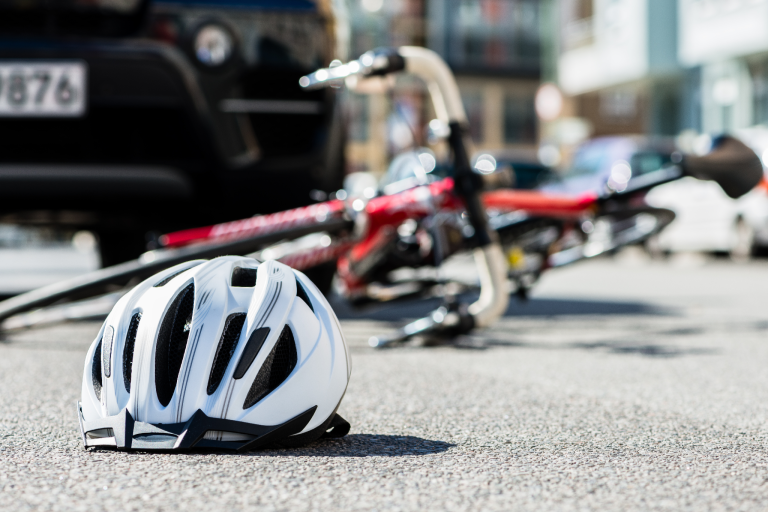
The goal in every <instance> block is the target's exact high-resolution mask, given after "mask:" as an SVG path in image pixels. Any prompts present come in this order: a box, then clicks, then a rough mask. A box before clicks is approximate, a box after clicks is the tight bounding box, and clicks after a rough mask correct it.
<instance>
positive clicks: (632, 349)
mask: <svg viewBox="0 0 768 512" xmlns="http://www.w3.org/2000/svg"><path fill="white" fill-rule="evenodd" d="M483 345H484V347H482V348H490V347H518V348H534V349H540V350H590V351H604V352H607V353H610V354H622V355H640V356H645V357H654V358H673V357H682V356H701V355H714V354H717V353H718V352H719V351H718V350H716V349H712V348H702V347H680V346H675V345H664V344H661V343H632V342H623V341H622V342H615V343H613V342H607V341H599V342H595V343H582V342H578V343H529V342H520V341H507V340H498V339H485V340H483Z"/></svg>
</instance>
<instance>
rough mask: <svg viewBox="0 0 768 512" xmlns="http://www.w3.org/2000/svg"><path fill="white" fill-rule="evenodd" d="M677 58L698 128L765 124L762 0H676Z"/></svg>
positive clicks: (767, 35) (767, 99) (766, 14)
mask: <svg viewBox="0 0 768 512" xmlns="http://www.w3.org/2000/svg"><path fill="white" fill-rule="evenodd" d="M678 6H679V16H680V24H679V30H680V32H679V53H678V54H679V58H680V62H681V64H682V65H683V66H686V67H688V68H690V69H692V70H693V72H694V73H695V77H696V80H697V81H698V84H697V85H698V87H697V89H698V91H699V94H698V96H696V95H694V96H691V97H690V98H688V101H689V102H692V103H694V108H695V106H699V107H700V115H699V116H700V117H699V119H698V120H697V121H698V124H699V125H700V126H699V127H700V128H701V130H702V131H704V132H722V131H733V130H739V129H743V128H746V127H750V126H754V125H766V124H768V2H766V1H765V0H752V1H749V2H746V1H743V2H733V1H729V2H726V1H704V0H679V1H678Z"/></svg>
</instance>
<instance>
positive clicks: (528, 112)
mask: <svg viewBox="0 0 768 512" xmlns="http://www.w3.org/2000/svg"><path fill="white" fill-rule="evenodd" d="M504 142H506V143H507V144H534V143H536V110H535V108H534V102H533V97H531V96H521V95H508V96H507V97H506V98H504Z"/></svg>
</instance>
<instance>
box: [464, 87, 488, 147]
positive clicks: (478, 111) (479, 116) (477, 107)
mask: <svg viewBox="0 0 768 512" xmlns="http://www.w3.org/2000/svg"><path fill="white" fill-rule="evenodd" d="M461 102H462V103H464V110H466V112H467V120H468V121H469V133H470V135H471V136H472V141H473V142H474V143H475V144H481V143H482V142H483V121H484V116H483V95H482V94H481V93H479V92H474V93H466V94H462V95H461Z"/></svg>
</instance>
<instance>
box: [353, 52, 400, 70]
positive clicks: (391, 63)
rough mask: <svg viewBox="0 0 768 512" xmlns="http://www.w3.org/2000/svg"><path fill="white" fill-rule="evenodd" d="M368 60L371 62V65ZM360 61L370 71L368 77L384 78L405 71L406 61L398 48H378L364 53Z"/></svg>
mask: <svg viewBox="0 0 768 512" xmlns="http://www.w3.org/2000/svg"><path fill="white" fill-rule="evenodd" d="M366 60H370V63H368V62H366ZM360 61H361V62H362V63H363V65H364V66H366V67H367V68H368V69H369V71H368V72H367V73H366V75H367V76H384V75H388V74H390V73H397V72H398V71H403V70H404V69H405V59H404V58H403V57H402V56H401V55H400V54H399V53H398V52H397V48H376V49H375V50H372V51H370V52H366V53H364V54H363V55H362V56H361V57H360Z"/></svg>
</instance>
